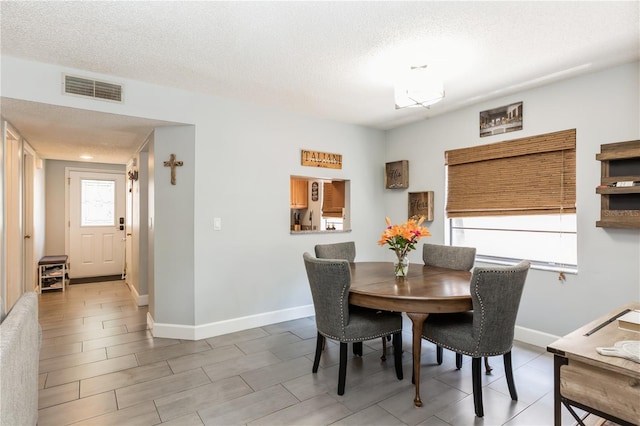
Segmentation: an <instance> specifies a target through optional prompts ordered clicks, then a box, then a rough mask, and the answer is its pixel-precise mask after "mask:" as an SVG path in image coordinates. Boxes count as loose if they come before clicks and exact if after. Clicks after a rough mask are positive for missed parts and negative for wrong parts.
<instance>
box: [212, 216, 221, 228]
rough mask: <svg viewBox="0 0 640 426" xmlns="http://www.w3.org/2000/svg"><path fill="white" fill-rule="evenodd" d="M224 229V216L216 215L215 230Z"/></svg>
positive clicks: (214, 219) (214, 220)
mask: <svg viewBox="0 0 640 426" xmlns="http://www.w3.org/2000/svg"><path fill="white" fill-rule="evenodd" d="M221 229H222V218H220V217H214V218H213V230H214V231H220V230H221Z"/></svg>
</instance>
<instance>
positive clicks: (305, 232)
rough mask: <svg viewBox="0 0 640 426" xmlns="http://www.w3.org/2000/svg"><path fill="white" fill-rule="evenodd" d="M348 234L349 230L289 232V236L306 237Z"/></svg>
mask: <svg viewBox="0 0 640 426" xmlns="http://www.w3.org/2000/svg"><path fill="white" fill-rule="evenodd" d="M348 232H351V229H344V230H338V229H335V230H331V231H327V230H326V229H316V230H315V231H307V230H305V231H290V232H289V233H290V234H291V235H301V234H302V235H307V234H346V233H348Z"/></svg>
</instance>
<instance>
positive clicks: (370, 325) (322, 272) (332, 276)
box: [303, 253, 403, 395]
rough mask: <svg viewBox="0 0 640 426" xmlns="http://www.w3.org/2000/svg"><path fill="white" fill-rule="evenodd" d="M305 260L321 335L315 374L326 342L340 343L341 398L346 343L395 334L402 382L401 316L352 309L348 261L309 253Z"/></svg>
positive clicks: (398, 374) (345, 363)
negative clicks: (322, 257) (317, 256)
mask: <svg viewBox="0 0 640 426" xmlns="http://www.w3.org/2000/svg"><path fill="white" fill-rule="evenodd" d="M303 259H304V265H305V269H306V271H307V278H308V279H309V286H310V287H311V295H312V297H313V307H314V309H315V314H316V328H317V332H318V337H317V341H316V353H315V358H314V360H313V369H312V371H313V372H314V373H317V372H318V366H319V365H320V356H321V355H322V348H323V346H324V341H325V339H326V338H329V339H332V340H335V341H338V342H339V343H340V366H339V369H338V395H344V388H345V381H346V376H347V344H348V343H349V342H363V341H365V340H372V339H377V338H380V337H383V336H387V335H392V336H393V355H394V362H395V370H396V376H397V377H398V380H402V377H403V373H402V317H401V316H400V315H398V314H397V313H391V312H384V311H376V310H374V309H350V306H349V288H350V287H351V270H350V269H349V262H348V261H346V260H342V259H318V258H315V257H313V256H312V255H311V254H310V253H304V254H303Z"/></svg>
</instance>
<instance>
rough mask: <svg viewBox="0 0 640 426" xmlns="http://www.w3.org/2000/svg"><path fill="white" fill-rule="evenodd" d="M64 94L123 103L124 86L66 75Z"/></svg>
mask: <svg viewBox="0 0 640 426" xmlns="http://www.w3.org/2000/svg"><path fill="white" fill-rule="evenodd" d="M64 93H65V94H67V95H78V96H87V97H90V98H96V99H103V100H106V101H115V102H122V86H121V85H119V84H113V83H107V82H104V81H98V80H91V79H88V78H82V77H74V76H72V75H64Z"/></svg>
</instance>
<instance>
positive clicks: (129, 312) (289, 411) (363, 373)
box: [38, 281, 575, 426]
mask: <svg viewBox="0 0 640 426" xmlns="http://www.w3.org/2000/svg"><path fill="white" fill-rule="evenodd" d="M146 315H147V308H146V307H137V306H136V305H135V304H134V303H133V300H132V298H131V296H130V293H129V290H128V287H127V286H126V285H125V284H124V283H123V281H110V282H103V283H90V284H77V285H72V286H69V287H68V288H67V291H66V292H65V293H62V292H60V291H57V292H47V293H43V294H42V295H40V304H39V316H40V324H41V326H42V347H41V352H40V376H39V377H40V391H39V422H38V425H39V426H47V425H56V426H59V425H68V424H74V425H98V426H102V425H156V424H160V423H162V424H163V425H180V426H190V425H203V424H204V425H422V426H427V425H429V426H446V425H464V426H467V425H474V424H482V425H508V426H522V425H531V426H543V425H552V424H553V390H552V389H553V388H552V383H553V380H552V378H553V360H552V357H551V356H550V355H549V354H547V353H546V351H545V349H544V348H539V347H535V346H531V345H528V344H523V343H516V345H515V347H514V350H513V364H514V369H515V370H514V375H515V381H516V387H517V390H518V395H519V400H518V401H512V400H511V398H510V397H509V392H508V389H507V384H506V380H505V378H504V374H503V366H502V361H501V357H494V358H491V364H492V366H493V367H494V370H493V372H492V374H490V375H485V374H483V382H484V383H483V398H484V410H485V417H484V418H483V419H479V418H476V417H475V415H474V410H473V397H472V394H471V364H470V359H468V358H467V357H465V362H464V365H463V367H462V369H461V370H456V369H455V356H454V355H453V354H452V353H450V352H447V351H445V359H444V362H443V364H442V365H437V364H436V363H435V347H434V346H433V345H431V344H430V343H428V342H423V350H422V354H423V357H422V367H421V368H422V371H421V390H422V392H421V394H422V400H423V402H424V406H423V407H422V408H416V407H414V405H413V395H414V388H413V386H412V385H411V380H410V375H411V355H410V354H411V343H410V342H411V325H410V322H409V321H408V320H406V322H405V331H404V333H403V340H404V345H403V346H404V350H405V353H404V376H405V378H404V380H402V381H399V380H397V379H396V377H395V372H394V368H393V357H392V356H389V357H388V360H387V361H386V362H382V361H381V360H380V355H381V350H382V344H381V342H380V339H376V340H373V341H370V342H365V344H364V355H363V357H361V358H360V357H353V356H352V355H351V354H350V359H349V363H348V366H347V383H346V392H345V394H344V395H343V396H338V395H337V393H336V389H337V379H338V357H339V353H338V352H339V351H338V345H337V344H335V343H333V342H328V345H327V348H326V350H325V352H324V354H323V356H322V360H321V367H320V369H319V371H318V373H317V374H312V373H311V367H312V364H313V354H314V351H315V341H316V339H315V337H316V330H315V322H314V320H313V318H303V319H299V320H294V321H288V322H284V323H279V324H273V325H268V326H264V327H259V328H255V329H250V330H244V331H240V332H237V333H232V334H228V335H224V336H218V337H212V338H210V339H205V340H200V341H183V340H175V339H160V338H153V337H152V335H151V333H150V332H149V330H147V326H146ZM389 347H390V348H389V355H391V345H389ZM565 414H566V416H565V417H564V419H563V424H565V425H571V424H574V423H575V421H573V419H572V418H571V416H570V415H569V414H568V413H566V412H565Z"/></svg>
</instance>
